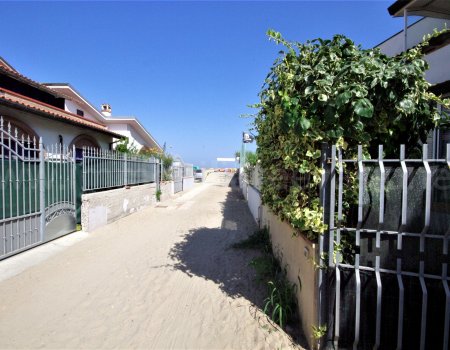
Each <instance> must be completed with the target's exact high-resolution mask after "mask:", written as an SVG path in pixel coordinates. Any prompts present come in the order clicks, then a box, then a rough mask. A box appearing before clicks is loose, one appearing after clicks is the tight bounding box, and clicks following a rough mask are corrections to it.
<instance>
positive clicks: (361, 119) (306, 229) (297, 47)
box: [254, 31, 449, 239]
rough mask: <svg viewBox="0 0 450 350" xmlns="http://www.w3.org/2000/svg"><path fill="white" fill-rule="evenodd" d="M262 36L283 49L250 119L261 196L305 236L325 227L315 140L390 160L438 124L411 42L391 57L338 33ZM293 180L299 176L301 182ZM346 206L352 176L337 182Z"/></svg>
mask: <svg viewBox="0 0 450 350" xmlns="http://www.w3.org/2000/svg"><path fill="white" fill-rule="evenodd" d="M268 35H269V38H270V39H271V40H274V41H275V42H276V43H277V44H282V45H283V46H284V47H285V48H286V50H285V51H281V53H280V57H279V58H278V59H277V60H276V61H275V63H274V64H273V66H272V68H271V70H270V72H269V74H268V76H267V78H266V80H265V85H264V86H263V89H262V91H261V92H260V103H259V104H257V105H256V107H257V108H258V109H259V111H258V113H257V115H256V118H255V122H254V124H255V128H256V130H257V132H258V135H257V136H256V141H257V145H258V149H257V157H258V160H259V162H260V165H261V169H262V188H261V193H262V200H263V203H264V204H266V205H268V206H269V207H270V208H271V210H272V211H273V212H275V213H276V214H277V215H279V216H280V217H281V219H283V220H286V221H288V222H289V223H290V224H291V225H292V226H293V227H294V228H296V229H298V230H299V231H301V232H303V233H304V234H306V235H307V236H308V237H309V238H311V239H316V238H317V236H318V235H319V234H321V233H323V232H324V231H325V230H326V228H327V227H326V225H324V224H323V216H322V215H323V208H322V207H321V206H320V203H319V191H318V188H319V186H320V182H321V176H322V169H321V163H320V158H321V151H320V150H321V146H322V143H324V142H325V143H328V144H336V145H338V146H340V147H342V148H343V149H345V150H347V155H348V156H349V157H350V156H353V155H354V154H355V152H356V146H357V145H359V144H361V145H363V148H364V154H365V156H367V157H370V155H372V156H374V155H376V153H377V150H378V145H380V144H383V145H384V150H385V153H386V156H388V157H389V156H396V157H398V152H399V147H400V144H405V145H406V146H407V147H406V149H407V150H409V151H410V152H414V151H415V150H416V149H417V145H418V142H419V141H420V140H422V141H424V140H425V139H426V136H427V134H428V132H429V130H430V129H432V128H433V127H434V126H435V125H437V124H439V123H444V122H445V119H444V118H443V117H441V116H440V115H439V114H438V112H437V110H436V108H435V105H436V103H437V102H439V103H442V104H444V105H449V101H448V100H441V99H440V98H439V97H437V96H435V95H434V94H432V93H431V92H430V91H429V90H428V88H429V86H430V84H429V83H428V82H427V81H426V80H425V77H424V73H425V71H426V70H427V68H428V64H427V62H426V61H425V60H424V59H423V55H422V48H423V46H425V45H427V44H426V43H424V44H423V45H419V46H417V47H415V48H413V49H410V50H408V51H407V52H404V53H402V54H400V55H398V56H396V57H388V56H386V55H384V54H382V53H381V52H380V51H379V50H378V49H369V50H364V49H362V48H361V47H360V46H357V45H355V43H354V42H353V41H351V40H350V39H348V38H346V37H345V36H342V35H336V36H334V37H333V38H332V39H331V40H324V39H315V40H312V41H307V42H306V43H304V44H303V43H298V42H289V41H287V40H285V39H283V38H282V37H281V34H280V33H277V32H274V31H269V32H268ZM300 179H306V181H303V180H301V181H300ZM345 181H346V184H347V185H348V186H344V187H345V188H346V189H347V188H349V190H348V191H347V192H346V193H344V199H345V201H346V203H348V202H350V203H351V202H352V201H354V200H355V198H356V196H355V194H354V191H353V189H354V185H355V184H356V176H355V175H353V173H351V172H349V175H348V177H347V178H346V179H345Z"/></svg>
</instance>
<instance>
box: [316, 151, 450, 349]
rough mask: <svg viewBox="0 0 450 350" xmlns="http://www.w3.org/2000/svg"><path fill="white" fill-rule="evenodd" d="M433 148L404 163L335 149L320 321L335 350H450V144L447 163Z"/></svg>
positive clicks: (326, 184) (328, 183)
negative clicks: (430, 152)
mask: <svg viewBox="0 0 450 350" xmlns="http://www.w3.org/2000/svg"><path fill="white" fill-rule="evenodd" d="M427 147H428V146H427V145H424V146H423V151H422V154H423V155H422V159H407V158H405V147H404V146H401V150H400V154H399V158H398V159H385V158H384V156H383V147H382V146H380V147H379V154H378V159H365V158H364V157H363V152H362V148H361V147H359V148H358V153H357V154H358V155H357V157H356V158H350V159H345V158H344V156H343V151H342V150H341V149H339V148H336V147H335V146H333V147H332V148H331V153H328V155H326V156H325V157H323V158H324V159H325V160H326V161H325V162H324V163H323V164H324V169H325V173H324V179H323V182H322V185H323V186H322V199H323V200H322V203H323V204H324V206H325V222H326V223H327V224H328V227H329V229H328V232H327V233H326V234H325V235H324V236H321V237H320V240H319V244H320V250H321V253H323V254H321V255H322V256H325V257H326V258H325V259H324V261H323V263H324V267H326V269H325V270H321V273H320V277H319V287H320V290H321V292H322V293H321V296H320V300H319V305H320V308H319V319H320V321H319V322H320V323H321V324H322V325H323V324H326V325H327V329H328V333H327V335H326V337H327V339H326V340H327V342H328V344H332V343H334V344H333V345H334V348H336V349H337V348H339V349H340V348H345V349H347V348H354V349H421V350H422V349H444V350H447V349H449V345H450V344H449V331H450V289H449V282H450V274H449V272H450V271H449V269H448V263H449V241H450V236H449V232H450V145H447V155H446V159H428V149H427ZM350 173H352V174H353V175H352V176H354V175H356V179H357V183H356V187H354V188H353V189H352V188H350V187H349V186H350V182H349V181H348V179H349V174H350ZM349 191H350V192H351V191H354V192H355V194H356V197H357V203H355V204H354V208H355V211H354V215H352V213H351V212H349V210H348V209H347V210H345V209H343V208H345V206H346V205H347V206H348V205H349V204H350V205H351V200H349V197H348V196H349ZM346 196H347V197H346ZM351 216H353V219H352V218H351ZM327 342H325V343H327Z"/></svg>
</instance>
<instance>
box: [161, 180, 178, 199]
mask: <svg viewBox="0 0 450 350" xmlns="http://www.w3.org/2000/svg"><path fill="white" fill-rule="evenodd" d="M160 189H161V198H160V200H161V202H164V201H165V200H168V199H169V198H170V197H172V196H173V195H174V193H175V188H174V184H173V181H164V182H161V184H160Z"/></svg>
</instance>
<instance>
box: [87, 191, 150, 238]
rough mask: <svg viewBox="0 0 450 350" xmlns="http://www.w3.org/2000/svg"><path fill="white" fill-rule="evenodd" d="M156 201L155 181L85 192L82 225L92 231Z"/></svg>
mask: <svg viewBox="0 0 450 350" xmlns="http://www.w3.org/2000/svg"><path fill="white" fill-rule="evenodd" d="M155 203H156V184H154V183H153V184H146V185H140V186H133V187H129V188H118V189H114V190H109V191H102V192H95V193H87V194H83V195H82V196H81V226H82V229H83V231H85V232H90V231H93V230H95V229H97V228H99V227H101V226H104V225H106V224H109V223H111V222H114V221H116V220H118V219H120V218H122V217H124V216H127V215H129V214H131V213H134V212H135V211H138V210H140V209H143V208H145V207H148V206H150V205H154V204H155Z"/></svg>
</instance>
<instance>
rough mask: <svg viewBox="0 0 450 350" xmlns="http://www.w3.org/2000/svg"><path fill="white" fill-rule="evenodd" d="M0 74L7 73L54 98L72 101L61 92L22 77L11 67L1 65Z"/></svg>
mask: <svg viewBox="0 0 450 350" xmlns="http://www.w3.org/2000/svg"><path fill="white" fill-rule="evenodd" d="M0 73H5V74H7V75H9V76H10V77H13V78H15V79H18V80H20V81H22V82H24V83H26V84H29V85H31V86H33V87H35V88H37V89H39V90H43V91H45V92H47V93H49V94H51V95H53V96H58V97H62V98H67V99H71V98H70V97H69V96H67V95H65V94H63V93H61V92H58V91H55V90H53V89H50V88H49V87H47V86H45V85H43V84H41V83H38V82H37V81H35V80H32V79H30V78H27V77H26V76H25V75H22V74H20V73H19V72H17V71H15V70H12V69H10V68H9V67H6V66H5V65H0Z"/></svg>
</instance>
